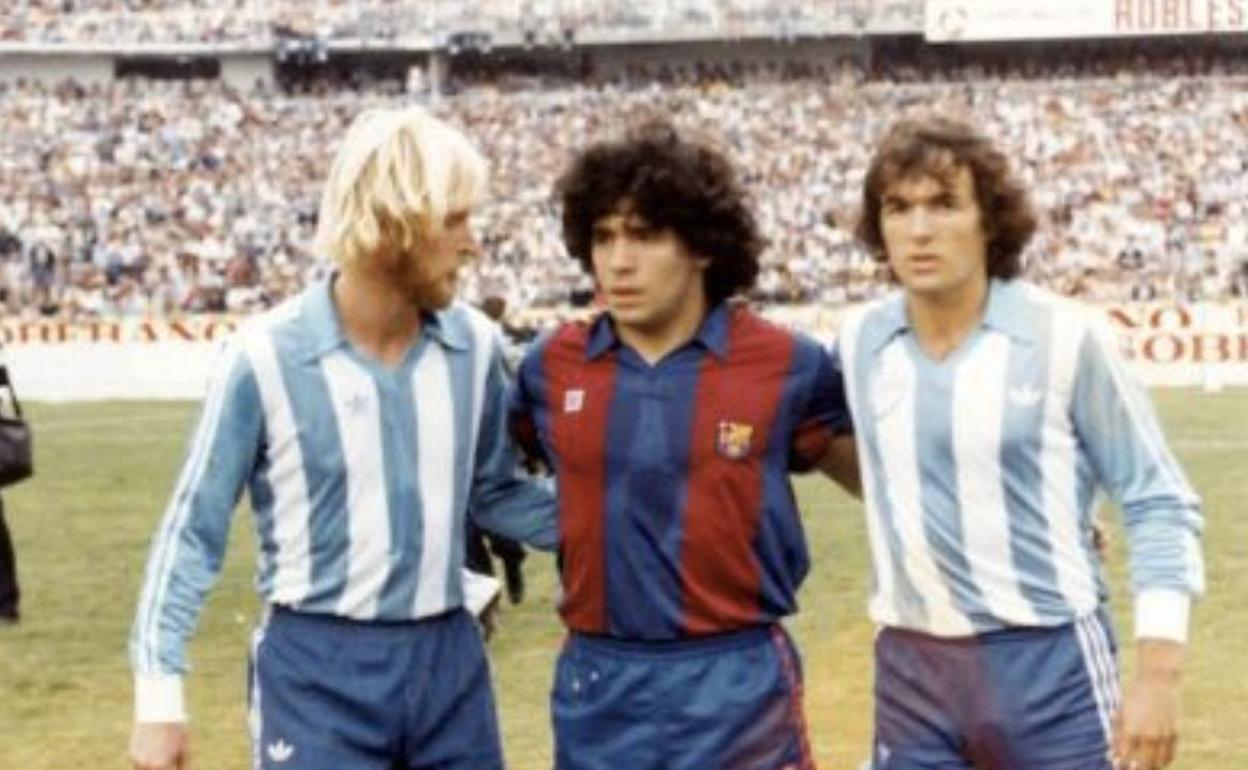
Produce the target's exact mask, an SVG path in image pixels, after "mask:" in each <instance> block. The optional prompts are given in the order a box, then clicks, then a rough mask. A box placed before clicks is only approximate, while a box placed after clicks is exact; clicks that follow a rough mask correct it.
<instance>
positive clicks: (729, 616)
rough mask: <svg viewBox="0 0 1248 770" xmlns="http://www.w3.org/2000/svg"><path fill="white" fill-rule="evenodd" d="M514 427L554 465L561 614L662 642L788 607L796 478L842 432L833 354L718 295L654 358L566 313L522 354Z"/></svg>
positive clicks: (800, 573)
mask: <svg viewBox="0 0 1248 770" xmlns="http://www.w3.org/2000/svg"><path fill="white" fill-rule="evenodd" d="M511 424H512V429H513V432H514V433H515V435H516V437H517V438H518V439H519V440H520V442H521V443H522V444H524V445H526V448H528V449H529V450H530V451H535V452H538V453H540V454H541V455H542V456H544V458H545V459H546V460H547V461H548V462H549V463H550V465H551V466H552V467H553V469H554V471H555V473H556V477H557V481H558V485H557V486H558V491H559V541H560V554H561V557H562V579H563V588H564V598H563V603H562V605H561V607H560V612H561V614H562V615H563V619H564V621H565V622H566V623H567V625H568V627H569V628H571V629H573V630H576V631H580V632H584V633H591V634H606V635H610V636H616V637H624V638H629V639H655V640H663V639H677V638H682V637H688V636H695V635H701V634H711V633H719V632H723V631H729V630H733V629H739V628H743V627H748V626H752V625H757V624H760V623H768V622H772V621H775V620H777V619H779V618H781V617H783V616H785V615H788V614H790V613H792V612H793V611H794V610H795V609H796V593H797V589H798V586H799V585H800V584H801V582H802V580H803V578H805V576H806V572H807V570H808V567H809V558H808V554H807V549H806V540H805V536H804V534H803V531H802V525H801V521H800V519H799V515H798V511H797V505H796V501H795V498H794V494H793V489H792V486H791V485H790V483H789V473H790V472H791V471H805V470H809V469H810V468H812V467H813V466H814V465H815V463H816V462H817V461H818V460H819V459H820V458H821V457H822V456H823V453H824V452H825V451H826V449H827V447H828V443H829V441H830V439H831V438H832V436H833V435H835V434H836V433H837V432H840V431H849V430H851V427H850V422H849V412H848V408H847V405H846V402H845V394H844V389H843V384H842V381H841V377H840V375H839V370H838V369H837V368H836V367H835V365H834V363H833V361H832V358H831V356H830V355H829V353H828V352H827V351H826V350H824V349H823V348H822V347H821V346H820V345H818V344H817V343H816V342H814V341H813V340H811V339H809V338H807V337H804V336H801V335H795V334H792V333H790V332H788V331H785V330H783V329H781V328H779V327H776V326H773V325H772V324H770V323H768V322H767V321H764V320H763V319H761V318H759V317H758V316H757V315H755V314H754V313H752V312H751V311H749V310H748V309H746V308H744V307H740V306H735V305H730V304H727V303H722V304H720V305H718V306H716V307H715V308H714V309H712V311H711V312H710V313H709V314H708V315H707V317H706V318H705V319H704V321H703V323H702V324H701V326H700V327H699V329H698V333H697V334H696V336H695V337H694V338H693V339H692V340H690V341H689V342H688V343H687V344H685V345H684V346H682V347H680V348H678V349H677V350H675V351H673V352H672V353H670V354H668V355H667V356H665V357H664V358H663V359H662V360H660V361H658V362H657V363H655V364H654V365H650V364H648V363H647V362H646V361H645V360H644V359H643V358H642V357H641V356H640V355H638V354H637V353H636V352H635V351H634V350H632V349H631V348H629V347H628V346H627V345H625V344H623V343H622V342H621V341H620V339H619V338H618V337H617V336H616V333H615V329H614V327H613V325H612V322H611V320H610V318H609V316H607V315H605V314H604V315H601V316H599V317H598V318H596V319H595V320H593V321H592V322H589V323H575V324H568V325H565V326H562V327H561V328H559V329H558V330H557V331H555V332H554V333H553V334H551V335H549V336H547V337H545V338H543V339H542V340H541V341H539V342H538V343H536V344H535V345H534V346H533V348H532V349H531V350H530V351H529V352H528V354H527V355H526V356H525V358H524V360H523V361H522V362H521V365H520V369H519V372H518V376H517V379H516V383H515V386H514V392H513V397H512V400H511Z"/></svg>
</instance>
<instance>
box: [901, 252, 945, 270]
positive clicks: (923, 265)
mask: <svg viewBox="0 0 1248 770" xmlns="http://www.w3.org/2000/svg"><path fill="white" fill-rule="evenodd" d="M906 264H907V265H909V266H910V269H911V270H913V271H914V272H916V273H928V272H931V271H933V270H935V269H937V268H938V267H940V257H939V256H937V255H935V254H911V255H910V256H909V257H907V258H906Z"/></svg>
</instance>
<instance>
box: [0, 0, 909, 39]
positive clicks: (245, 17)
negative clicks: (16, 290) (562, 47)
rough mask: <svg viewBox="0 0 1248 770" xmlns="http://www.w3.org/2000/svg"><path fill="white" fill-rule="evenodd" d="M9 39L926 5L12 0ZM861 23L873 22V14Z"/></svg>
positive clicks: (507, 25) (888, 12)
mask: <svg viewBox="0 0 1248 770" xmlns="http://www.w3.org/2000/svg"><path fill="white" fill-rule="evenodd" d="M5 5H6V13H5V15H4V18H3V19H0V42H8V43H25V44H32V45H65V44H72V45H94V44H109V45H115V44H119V43H124V44H133V43H200V44H232V45H244V46H247V45H267V44H269V43H270V42H271V41H272V39H273V37H274V36H275V35H282V34H298V35H310V36H317V37H320V38H323V39H325V40H371V41H379V40H380V41H393V40H401V39H411V38H419V37H421V36H425V35H435V34H437V33H439V32H454V31H457V30H463V31H470V30H476V31H487V32H503V31H507V30H512V31H518V32H525V31H540V30H543V29H544V28H548V27H554V28H559V29H562V28H569V29H581V30H596V31H603V30H617V31H624V32H627V31H628V30H656V29H663V28H665V27H671V26H694V27H703V28H710V29H715V30H720V31H723V32H724V33H725V34H731V33H732V32H733V31H734V30H739V29H741V25H750V24H774V25H776V28H777V31H778V32H780V31H781V30H782V29H783V28H784V27H785V25H788V26H789V27H790V28H791V27H793V26H794V25H821V24H822V25H825V26H828V25H832V26H835V25H842V24H845V23H852V22H853V20H854V17H855V14H867V16H868V17H871V16H872V14H874V16H873V18H877V19H879V20H880V21H883V22H892V23H897V22H906V23H910V24H912V25H919V24H921V23H922V2H919V1H918V0H886V1H885V2H878V3H867V2H863V1H862V0H829V1H827V2H820V3H809V2H803V0H477V2H473V3H464V2H461V1H460V0H350V1H348V0H311V1H309V0H121V2H117V0H8V2H6V4H5ZM862 23H868V22H867V21H866V20H865V19H864V20H862Z"/></svg>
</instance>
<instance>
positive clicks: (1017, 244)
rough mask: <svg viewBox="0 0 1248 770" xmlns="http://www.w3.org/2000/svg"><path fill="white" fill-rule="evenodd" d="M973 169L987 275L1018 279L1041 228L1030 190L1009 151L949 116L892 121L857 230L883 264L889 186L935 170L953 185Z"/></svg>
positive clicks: (865, 186) (873, 168)
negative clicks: (883, 220) (1027, 248)
mask: <svg viewBox="0 0 1248 770" xmlns="http://www.w3.org/2000/svg"><path fill="white" fill-rule="evenodd" d="M962 168H965V169H967V170H969V171H970V173H971V179H972V181H973V182H974V187H975V200H976V203H978V205H979V213H980V221H981V222H982V224H983V228H984V234H985V236H986V237H987V239H988V265H987V267H988V275H989V276H990V277H994V278H1014V277H1015V276H1017V275H1018V274H1019V272H1021V270H1022V252H1023V247H1024V246H1026V245H1027V241H1029V240H1030V239H1031V236H1032V233H1034V232H1035V230H1036V217H1035V213H1034V212H1033V210H1032V207H1031V202H1030V201H1029V200H1028V197H1027V191H1026V189H1024V188H1023V186H1022V185H1021V184H1020V183H1019V182H1018V180H1017V179H1015V177H1014V175H1013V174H1012V173H1011V171H1010V165H1009V161H1008V160H1007V159H1006V157H1005V154H1004V153H1002V152H1001V151H1000V150H998V149H997V148H996V147H994V146H993V145H992V143H991V142H989V141H988V139H986V138H985V137H983V136H982V135H980V134H979V133H977V132H976V131H975V130H974V129H973V128H971V127H970V126H969V125H967V124H966V123H962V122H960V121H957V120H951V119H949V118H944V117H929V118H924V119H904V120H900V121H898V122H897V123H895V124H893V127H892V128H891V129H889V131H888V133H887V134H886V135H885V136H884V140H883V141H882V142H880V146H879V147H878V148H877V149H876V152H875V157H873V158H872V159H871V165H870V166H869V167H868V169H867V176H866V179H865V181H864V182H863V185H862V215H861V217H860V218H859V220H858V226H857V228H856V230H855V234H856V235H857V236H858V240H860V241H862V243H863V244H864V245H865V246H866V247H867V248H868V249H869V250H870V251H871V254H872V256H873V257H875V258H876V259H877V260H879V261H880V262H887V261H888V254H887V253H886V252H885V248H884V237H883V235H882V234H881V233H880V204H881V199H882V197H883V195H884V192H885V190H886V189H887V188H888V186H889V185H891V184H893V183H894V182H896V181H898V180H900V179H903V178H905V177H908V176H912V175H916V174H917V175H924V174H930V175H932V176H934V177H936V178H938V179H940V180H941V181H943V182H946V183H948V182H949V180H950V177H951V176H952V175H953V174H956V173H957V171H958V170H959V169H962Z"/></svg>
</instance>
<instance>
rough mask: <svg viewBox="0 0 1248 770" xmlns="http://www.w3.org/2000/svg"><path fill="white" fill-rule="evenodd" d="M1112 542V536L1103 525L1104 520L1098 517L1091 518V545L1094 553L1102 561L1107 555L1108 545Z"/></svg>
mask: <svg viewBox="0 0 1248 770" xmlns="http://www.w3.org/2000/svg"><path fill="white" fill-rule="evenodd" d="M1113 542H1114V539H1113V537H1112V536H1111V535H1110V534H1109V528H1108V527H1106V526H1105V522H1103V521H1101V519H1100V517H1097V518H1094V519H1092V547H1093V548H1095V549H1096V555H1097V556H1099V557H1100V558H1101V560H1102V561H1104V560H1105V558H1106V557H1108V556H1109V547H1110V545H1111V544H1112V543H1113Z"/></svg>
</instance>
